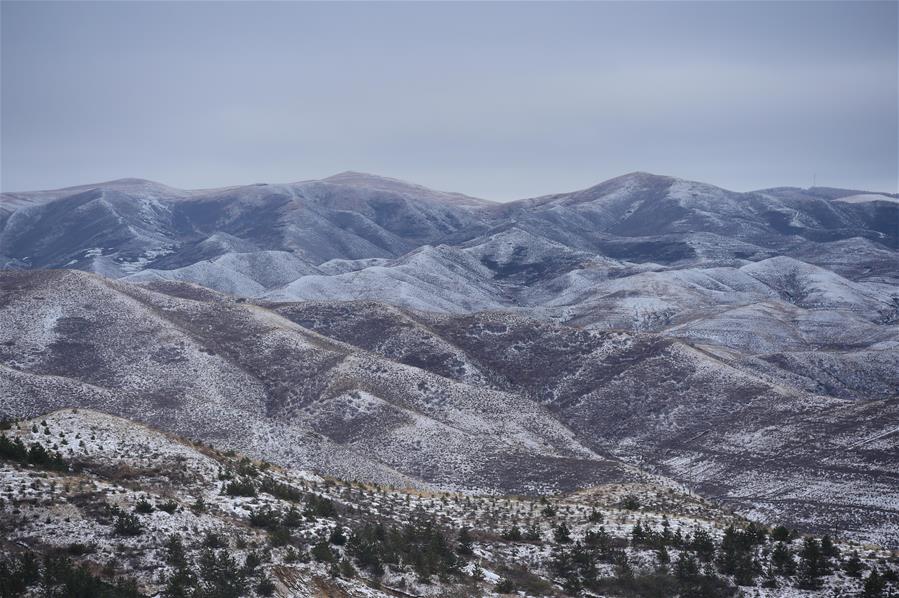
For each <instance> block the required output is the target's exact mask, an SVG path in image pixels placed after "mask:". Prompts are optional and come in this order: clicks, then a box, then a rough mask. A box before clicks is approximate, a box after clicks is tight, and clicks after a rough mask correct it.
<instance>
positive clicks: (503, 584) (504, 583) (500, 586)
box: [493, 577, 515, 594]
mask: <svg viewBox="0 0 899 598" xmlns="http://www.w3.org/2000/svg"><path fill="white" fill-rule="evenodd" d="M493 591H494V592H496V593H497V594H511V593H512V592H514V591H515V584H514V583H512V580H511V579H509V578H508V577H504V578H502V579H501V580H499V581H498V582H496V585H495V586H493Z"/></svg>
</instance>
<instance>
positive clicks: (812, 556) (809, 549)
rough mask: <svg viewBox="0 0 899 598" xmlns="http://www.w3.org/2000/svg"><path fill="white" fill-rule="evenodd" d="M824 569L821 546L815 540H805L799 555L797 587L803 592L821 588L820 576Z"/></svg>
mask: <svg viewBox="0 0 899 598" xmlns="http://www.w3.org/2000/svg"><path fill="white" fill-rule="evenodd" d="M825 568H826V566H825V563H824V555H823V554H822V553H821V545H820V544H819V543H818V541H817V540H816V539H815V538H806V539H805V543H804V544H803V547H802V554H800V560H799V579H798V583H797V584H796V585H797V587H799V588H801V589H804V590H815V589H818V588H819V587H821V576H822V575H824V570H825Z"/></svg>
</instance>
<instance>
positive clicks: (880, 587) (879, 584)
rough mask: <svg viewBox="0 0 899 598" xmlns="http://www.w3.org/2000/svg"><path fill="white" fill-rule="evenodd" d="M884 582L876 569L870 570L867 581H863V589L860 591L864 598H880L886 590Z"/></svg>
mask: <svg viewBox="0 0 899 598" xmlns="http://www.w3.org/2000/svg"><path fill="white" fill-rule="evenodd" d="M886 585H887V584H886V580H884V579H883V576H882V575H880V573H878V572H877V569H876V568H875V569H871V572H870V573H869V574H868V577H867V579H865V587H864V590H862V596H863V597H864V598H882V597H883V595H884V593H883V591H884V590H885V589H886Z"/></svg>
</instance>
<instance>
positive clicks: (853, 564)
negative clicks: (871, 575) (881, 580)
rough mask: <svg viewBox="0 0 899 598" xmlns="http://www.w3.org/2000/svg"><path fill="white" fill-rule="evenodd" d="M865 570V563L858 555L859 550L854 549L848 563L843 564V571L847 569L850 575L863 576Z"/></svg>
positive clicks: (847, 573)
mask: <svg viewBox="0 0 899 598" xmlns="http://www.w3.org/2000/svg"><path fill="white" fill-rule="evenodd" d="M864 570H865V565H864V563H862V560H861V559H860V558H859V557H858V551H857V550H853V551H852V554H851V555H850V556H849V560H847V561H846V564H845V565H843V571H845V572H846V575H848V576H849V577H861V575H862V571H864Z"/></svg>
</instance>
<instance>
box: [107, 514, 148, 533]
mask: <svg viewBox="0 0 899 598" xmlns="http://www.w3.org/2000/svg"><path fill="white" fill-rule="evenodd" d="M113 530H114V531H115V533H116V534H118V535H120V536H139V535H140V534H142V533H143V531H144V530H143V527H142V526H141V524H140V520H139V519H138V518H137V517H135V516H134V515H132V514H130V513H119V514H118V515H117V516H116V519H115V523H114V524H113Z"/></svg>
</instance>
